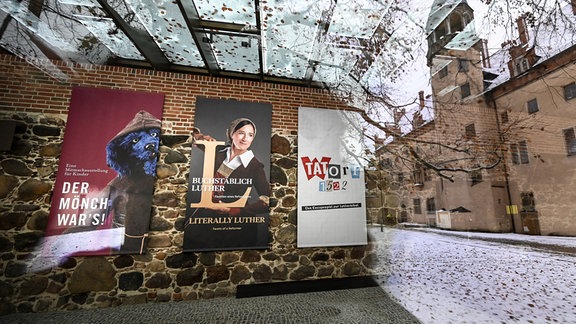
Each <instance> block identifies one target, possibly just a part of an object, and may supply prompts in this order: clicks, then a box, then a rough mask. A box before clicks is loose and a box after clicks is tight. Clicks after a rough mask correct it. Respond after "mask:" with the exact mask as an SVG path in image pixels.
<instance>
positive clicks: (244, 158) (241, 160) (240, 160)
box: [224, 147, 254, 170]
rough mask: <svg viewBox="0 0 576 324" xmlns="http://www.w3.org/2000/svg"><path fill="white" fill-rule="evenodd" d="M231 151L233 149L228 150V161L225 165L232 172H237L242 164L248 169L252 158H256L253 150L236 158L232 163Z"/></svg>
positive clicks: (225, 161)
mask: <svg viewBox="0 0 576 324" xmlns="http://www.w3.org/2000/svg"><path fill="white" fill-rule="evenodd" d="M231 151H232V148H231V147H229V148H228V149H227V150H226V160H224V164H225V165H226V166H227V167H229V168H230V169H232V170H236V168H237V167H239V166H240V164H242V165H243V166H244V167H245V168H247V167H248V164H249V163H250V161H252V158H254V153H253V152H252V151H251V150H248V151H246V152H244V153H242V154H240V155H237V156H235V157H234V158H233V159H232V161H230V152H231Z"/></svg>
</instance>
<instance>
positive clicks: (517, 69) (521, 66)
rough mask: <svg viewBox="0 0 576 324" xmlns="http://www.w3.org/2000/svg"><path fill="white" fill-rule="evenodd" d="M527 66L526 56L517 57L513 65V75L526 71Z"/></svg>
mask: <svg viewBox="0 0 576 324" xmlns="http://www.w3.org/2000/svg"><path fill="white" fill-rule="evenodd" d="M529 67H530V66H529V64H528V59H527V58H526V57H519V58H517V59H516V62H515V66H514V75H515V76H516V75H520V74H522V73H524V72H526V71H527V70H528V68H529Z"/></svg>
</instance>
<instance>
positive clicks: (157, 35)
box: [126, 0, 204, 67]
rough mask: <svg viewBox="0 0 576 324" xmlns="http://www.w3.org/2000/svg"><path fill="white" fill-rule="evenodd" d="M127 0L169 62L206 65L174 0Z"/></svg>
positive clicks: (198, 65) (197, 65) (195, 65)
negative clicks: (148, 0)
mask: <svg viewBox="0 0 576 324" xmlns="http://www.w3.org/2000/svg"><path fill="white" fill-rule="evenodd" d="M126 2H127V3H128V4H129V5H130V8H131V10H132V11H133V12H134V13H135V14H136V16H137V17H138V19H139V20H140V22H141V23H142V26H143V27H144V28H145V29H146V31H147V32H148V34H150V35H151V36H152V38H153V39H154V41H155V42H156V45H158V47H160V48H161V49H162V51H163V52H164V54H165V55H166V56H167V57H168V59H169V60H170V62H172V63H174V64H180V65H190V66H194V67H203V66H204V62H203V61H202V56H201V55H200V52H199V51H198V47H197V46H196V45H195V43H194V39H193V38H192V33H190V31H189V30H188V26H187V25H186V21H185V20H184V17H183V16H182V13H181V12H180V9H179V8H178V6H177V5H174V3H173V2H172V1H171V0H156V1H154V2H143V1H140V0H126Z"/></svg>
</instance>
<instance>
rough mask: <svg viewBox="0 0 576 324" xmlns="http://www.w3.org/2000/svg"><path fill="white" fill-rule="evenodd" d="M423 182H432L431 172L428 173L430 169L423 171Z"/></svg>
mask: <svg viewBox="0 0 576 324" xmlns="http://www.w3.org/2000/svg"><path fill="white" fill-rule="evenodd" d="M424 181H432V172H430V169H424Z"/></svg>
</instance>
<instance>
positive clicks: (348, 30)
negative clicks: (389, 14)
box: [328, 0, 391, 38]
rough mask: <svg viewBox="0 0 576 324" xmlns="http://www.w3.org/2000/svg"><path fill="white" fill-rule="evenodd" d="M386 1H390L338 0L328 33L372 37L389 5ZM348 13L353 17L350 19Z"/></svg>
mask: <svg viewBox="0 0 576 324" xmlns="http://www.w3.org/2000/svg"><path fill="white" fill-rule="evenodd" d="M388 2H391V1H383V3H380V2H376V1H371V0H339V1H338V2H337V4H336V8H335V9H334V13H333V14H332V21H331V22H330V28H329V29H328V33H331V34H337V35H340V36H350V37H358V38H370V37H372V35H373V34H374V31H375V30H376V27H378V25H379V24H380V21H381V20H382V16H383V15H384V14H385V13H386V11H387V7H389V6H390V5H389V4H387V3H388ZM350 15H354V19H350Z"/></svg>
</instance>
